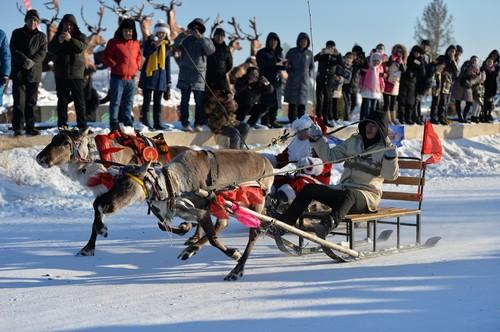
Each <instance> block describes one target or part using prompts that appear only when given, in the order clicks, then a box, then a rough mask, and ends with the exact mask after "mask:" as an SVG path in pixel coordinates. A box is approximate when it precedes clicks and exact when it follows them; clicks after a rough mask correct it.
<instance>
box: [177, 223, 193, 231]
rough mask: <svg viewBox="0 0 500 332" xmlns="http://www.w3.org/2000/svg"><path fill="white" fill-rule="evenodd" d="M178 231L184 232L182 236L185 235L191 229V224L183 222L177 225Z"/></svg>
mask: <svg viewBox="0 0 500 332" xmlns="http://www.w3.org/2000/svg"><path fill="white" fill-rule="evenodd" d="M179 229H180V230H182V231H183V232H185V233H184V234H186V233H187V232H189V231H190V230H192V229H193V224H192V223H190V222H183V223H181V224H180V225H179Z"/></svg>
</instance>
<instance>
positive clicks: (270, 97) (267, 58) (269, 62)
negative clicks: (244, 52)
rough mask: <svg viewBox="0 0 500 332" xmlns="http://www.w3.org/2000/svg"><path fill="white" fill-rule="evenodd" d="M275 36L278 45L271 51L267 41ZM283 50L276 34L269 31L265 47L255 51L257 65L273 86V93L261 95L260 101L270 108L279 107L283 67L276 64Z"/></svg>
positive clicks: (281, 56) (281, 57) (280, 58)
mask: <svg viewBox="0 0 500 332" xmlns="http://www.w3.org/2000/svg"><path fill="white" fill-rule="evenodd" d="M272 38H275V39H277V40H278V47H277V48H276V51H274V52H273V51H272V50H271V48H270V47H269V41H270V40H271V39H272ZM282 52H283V50H282V48H281V42H280V39H279V37H278V35H277V34H276V33H274V32H270V33H269V34H268V35H267V38H266V47H265V48H263V49H261V50H259V51H258V52H257V55H256V58H257V65H258V66H259V71H260V74H261V75H262V76H264V77H265V78H267V80H268V81H269V82H270V83H271V85H272V86H273V88H274V89H273V90H274V91H273V93H270V94H265V95H263V96H262V99H261V103H262V105H264V106H267V107H271V108H280V107H281V72H282V71H283V70H284V69H285V67H283V66H280V65H277V63H278V62H280V61H281V60H282V59H283V53H282Z"/></svg>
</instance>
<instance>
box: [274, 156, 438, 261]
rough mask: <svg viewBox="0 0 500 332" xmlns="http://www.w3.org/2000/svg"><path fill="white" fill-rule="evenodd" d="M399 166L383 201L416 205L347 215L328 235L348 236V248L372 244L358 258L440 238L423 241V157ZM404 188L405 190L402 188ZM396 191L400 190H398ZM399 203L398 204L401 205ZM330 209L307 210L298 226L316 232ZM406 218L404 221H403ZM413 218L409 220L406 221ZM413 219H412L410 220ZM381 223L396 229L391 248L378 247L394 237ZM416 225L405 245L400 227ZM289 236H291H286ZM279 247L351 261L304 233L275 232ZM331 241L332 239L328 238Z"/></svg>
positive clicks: (431, 243) (289, 252)
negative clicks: (359, 237) (362, 235)
mask: <svg viewBox="0 0 500 332" xmlns="http://www.w3.org/2000/svg"><path fill="white" fill-rule="evenodd" d="M399 168H400V170H401V175H400V176H399V177H398V178H397V179H396V180H394V181H387V180H386V181H385V182H384V191H383V195H382V199H383V200H392V201H399V202H414V203H415V204H416V205H415V206H413V207H408V206H407V205H408V204H406V205H405V207H383V206H382V207H380V208H379V209H378V210H377V211H376V212H373V213H357V214H348V215H347V216H346V217H345V219H344V220H343V221H342V223H341V225H340V226H339V227H338V228H336V229H334V230H333V231H332V232H331V233H330V234H329V237H327V240H329V239H333V238H334V237H337V236H341V237H344V238H345V242H344V243H342V244H344V245H346V246H347V247H348V248H349V249H352V250H354V249H355V247H356V246H358V247H361V246H363V245H364V246H366V245H367V244H371V252H370V251H360V252H359V257H356V259H362V258H368V257H374V256H378V255H383V254H389V253H397V252H402V251H408V250H413V249H419V248H430V247H434V246H435V245H436V244H437V243H438V241H439V240H440V239H441V237H431V238H429V239H427V240H426V241H425V242H424V243H423V244H422V243H421V212H422V211H421V208H422V201H423V189H424V184H425V170H426V164H425V162H423V161H422V160H421V159H420V158H413V157H399ZM401 187H405V188H406V189H405V190H403V188H401ZM396 190H397V191H396ZM398 205H399V204H398ZM329 213H330V210H322V211H314V212H304V213H303V214H302V216H301V217H300V218H299V221H298V225H297V227H298V228H300V229H304V230H308V231H313V224H314V222H319V221H321V220H322V219H324V218H325V217H326V216H327V215H328V214H329ZM403 218H404V221H403V220H402V219H403ZM407 219H410V220H407ZM411 219H413V220H411ZM379 225H392V226H395V230H396V232H395V233H396V247H395V248H390V249H382V250H379V249H378V248H377V244H378V243H379V242H386V241H388V240H389V238H390V237H391V235H392V233H393V230H384V231H382V232H380V233H379V231H378V226H379ZM402 227H413V228H415V242H414V243H410V244H405V245H403V244H402V243H401V228H402ZM360 231H365V232H366V235H365V238H364V240H362V241H357V240H356V239H355V235H356V233H359V232H360ZM287 237H288V236H287ZM274 238H275V241H276V245H277V247H278V249H280V250H281V251H282V252H284V253H286V254H287V255H293V256H301V255H307V254H312V253H317V252H323V253H325V254H326V255H328V256H329V257H331V258H332V259H333V260H335V261H338V262H344V261H347V260H350V258H349V257H346V256H345V255H342V254H341V253H339V252H336V251H334V250H332V249H331V248H326V247H321V246H314V245H311V243H309V242H308V241H306V239H305V238H304V237H302V236H298V241H295V242H294V241H293V240H290V239H289V237H288V238H285V237H283V236H280V235H279V234H274ZM329 242H330V241H329Z"/></svg>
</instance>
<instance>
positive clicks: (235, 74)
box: [229, 17, 262, 84]
mask: <svg viewBox="0 0 500 332" xmlns="http://www.w3.org/2000/svg"><path fill="white" fill-rule="evenodd" d="M249 21H250V28H251V29H252V30H253V31H254V34H253V35H251V34H247V33H245V32H243V30H242V29H241V27H240V26H239V25H237V24H235V23H236V22H235V20H234V17H233V19H232V21H231V22H230V23H229V24H231V25H233V26H234V29H235V32H237V31H241V32H242V33H243V34H244V35H245V36H246V37H243V36H240V35H239V34H238V38H239V39H240V40H244V39H245V38H246V39H247V40H248V41H250V57H249V58H247V59H246V60H245V62H243V63H242V64H240V65H238V66H235V67H234V68H233V69H231V71H230V72H229V82H230V83H231V84H235V83H236V80H237V79H238V78H240V77H241V76H243V75H245V73H246V72H247V69H248V68H249V67H257V60H256V58H255V56H256V54H257V51H258V49H259V48H261V47H262V44H261V43H260V41H259V37H260V34H259V33H257V22H256V19H255V17H254V18H253V20H249ZM238 46H239V42H238ZM240 49H241V47H240V48H239V49H237V50H240Z"/></svg>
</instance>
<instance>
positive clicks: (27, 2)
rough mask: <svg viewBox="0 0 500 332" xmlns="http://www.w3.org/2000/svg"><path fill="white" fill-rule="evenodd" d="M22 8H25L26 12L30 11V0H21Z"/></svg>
mask: <svg viewBox="0 0 500 332" xmlns="http://www.w3.org/2000/svg"><path fill="white" fill-rule="evenodd" d="M23 3H24V7H26V10H31V3H30V0H23Z"/></svg>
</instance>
